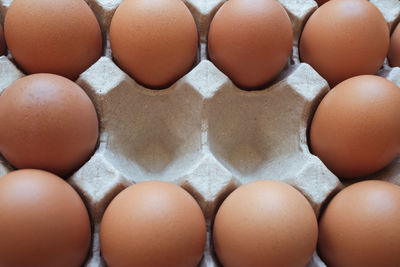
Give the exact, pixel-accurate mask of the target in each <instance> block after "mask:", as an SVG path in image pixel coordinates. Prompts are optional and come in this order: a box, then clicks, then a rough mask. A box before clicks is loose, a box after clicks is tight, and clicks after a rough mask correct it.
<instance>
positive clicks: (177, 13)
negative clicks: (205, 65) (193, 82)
mask: <svg viewBox="0 0 400 267" xmlns="http://www.w3.org/2000/svg"><path fill="white" fill-rule="evenodd" d="M110 43H111V50H112V53H113V57H114V60H115V61H116V62H117V64H118V66H119V67H120V68H122V70H124V71H125V72H126V73H127V74H129V75H130V76H131V77H132V78H134V79H135V80H136V81H137V82H139V83H141V84H142V85H144V86H146V87H149V88H158V89H160V88H166V87H168V86H170V85H171V84H173V83H174V82H175V81H177V80H178V79H179V78H180V77H182V76H183V75H184V74H186V73H187V72H188V71H189V70H190V69H191V67H192V66H193V64H194V60H195V57H196V53H197V48H198V33H197V28H196V24H195V21H194V18H193V16H192V14H191V13H190V11H189V9H188V8H187V7H186V6H185V4H184V3H183V2H182V1H181V0H135V1H129V0H125V1H123V2H122V4H121V5H120V6H119V7H118V9H117V10H116V12H115V14H114V16H113V18H112V21H111V26H110Z"/></svg>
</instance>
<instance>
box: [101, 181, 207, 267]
mask: <svg viewBox="0 0 400 267" xmlns="http://www.w3.org/2000/svg"><path fill="white" fill-rule="evenodd" d="M205 242H206V224H205V220H204V216H203V213H202V211H201V209H200V207H199V205H198V204H197V202H196V201H195V200H194V199H193V198H192V197H191V195H189V193H187V192H186V191H185V190H183V189H182V188H180V187H179V186H177V185H174V184H171V183H166V182H157V181H151V182H143V183H139V184H136V185H132V186H130V187H128V188H127V189H125V190H124V191H122V192H121V193H120V194H119V195H117V196H116V197H115V198H114V200H113V201H112V202H111V204H110V205H109V206H108V207H107V209H106V212H105V214H104V217H103V219H102V222H101V230H100V244H101V252H102V255H103V256H104V259H105V261H106V262H107V264H108V266H113V267H123V266H126V267H130V266H146V267H153V266H154V267H156V266H157V267H158V266H174V267H179V266H182V267H190V266H193V267H195V266H197V264H198V263H199V261H200V259H201V257H202V255H203V250H204V247H205Z"/></svg>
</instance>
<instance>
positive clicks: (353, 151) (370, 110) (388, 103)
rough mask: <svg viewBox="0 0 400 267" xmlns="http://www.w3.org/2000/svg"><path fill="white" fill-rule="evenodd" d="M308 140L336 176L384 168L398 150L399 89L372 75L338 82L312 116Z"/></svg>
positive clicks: (359, 174) (349, 176)
mask: <svg viewBox="0 0 400 267" xmlns="http://www.w3.org/2000/svg"><path fill="white" fill-rule="evenodd" d="M310 141H311V142H310V143H311V150H312V152H313V153H314V154H315V155H317V156H318V157H319V158H320V159H321V160H322V161H323V162H324V164H325V165H326V166H327V167H328V168H329V169H330V170H331V171H332V172H333V173H334V174H336V175H337V176H339V177H343V178H355V177H362V176H365V175H368V174H371V173H373V172H375V171H377V170H379V169H381V168H383V167H385V166H386V165H387V164H389V163H390V162H391V161H392V160H393V159H394V158H395V157H396V155H397V154H398V153H399V151H400V88H399V87H397V86H396V85H395V84H394V83H393V82H391V81H389V80H387V79H385V78H382V77H378V76H373V75H362V76H358V77H353V78H351V79H348V80H346V81H344V82H342V83H340V84H338V85H337V86H336V87H335V88H333V89H332V90H331V91H330V92H329V93H328V94H327V95H326V96H325V98H324V99H323V100H322V102H321V103H320V105H319V106H318V108H317V111H316V112H315V115H314V118H313V120H312V123H311V130H310Z"/></svg>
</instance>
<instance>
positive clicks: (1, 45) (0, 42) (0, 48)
mask: <svg viewBox="0 0 400 267" xmlns="http://www.w3.org/2000/svg"><path fill="white" fill-rule="evenodd" d="M5 53H6V43H5V41H4V34H3V27H2V26H1V25H0V56H4V55H5Z"/></svg>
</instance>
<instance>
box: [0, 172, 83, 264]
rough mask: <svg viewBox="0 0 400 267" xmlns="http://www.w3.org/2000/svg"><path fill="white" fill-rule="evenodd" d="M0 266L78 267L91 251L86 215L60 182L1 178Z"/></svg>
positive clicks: (36, 175)
mask: <svg viewBox="0 0 400 267" xmlns="http://www.w3.org/2000/svg"><path fill="white" fill-rule="evenodd" d="M0 236H1V238H0V266H4V267H6V266H10V267H11V266H40V267H54V266H60V267H63V266H65V267H79V266H82V264H83V262H84V260H85V258H86V255H87V253H88V250H89V247H90V240H91V227H90V221H89V216H88V212H87V210H86V207H85V205H84V204H83V202H82V200H81V198H80V197H79V195H78V194H77V193H76V192H75V191H74V189H73V188H72V187H71V186H70V185H69V184H68V183H66V182H65V181H64V180H62V179H61V178H59V177H57V176H55V175H54V174H51V173H48V172H45V171H40V170H29V169H26V170H18V171H14V172H11V173H9V174H7V175H5V176H3V177H2V178H0Z"/></svg>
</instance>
